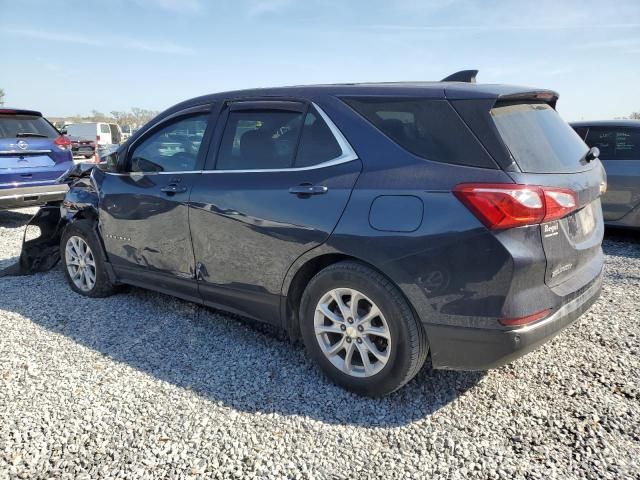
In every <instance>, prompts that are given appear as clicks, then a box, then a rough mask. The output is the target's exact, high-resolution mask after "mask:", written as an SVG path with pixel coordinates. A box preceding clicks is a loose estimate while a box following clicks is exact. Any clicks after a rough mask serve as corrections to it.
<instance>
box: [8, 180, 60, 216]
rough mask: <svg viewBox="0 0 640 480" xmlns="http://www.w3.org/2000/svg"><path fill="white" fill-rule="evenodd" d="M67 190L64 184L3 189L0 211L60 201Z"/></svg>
mask: <svg viewBox="0 0 640 480" xmlns="http://www.w3.org/2000/svg"><path fill="white" fill-rule="evenodd" d="M68 190H69V187H68V186H67V185H66V184H58V183H53V184H51V185H38V186H37V187H18V188H3V189H1V190H0V210H6V209H9V208H22V207H33V206H36V205H43V204H45V203H47V202H52V201H57V200H62V199H63V198H64V196H65V194H66V193H67V191H68Z"/></svg>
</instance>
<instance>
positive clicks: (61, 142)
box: [53, 135, 71, 150]
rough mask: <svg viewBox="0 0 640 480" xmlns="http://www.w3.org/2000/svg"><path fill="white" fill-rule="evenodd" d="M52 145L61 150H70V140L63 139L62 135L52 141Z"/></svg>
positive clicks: (67, 138)
mask: <svg viewBox="0 0 640 480" xmlns="http://www.w3.org/2000/svg"><path fill="white" fill-rule="evenodd" d="M53 143H54V144H56V145H57V146H58V147H60V148H62V149H63V150H69V149H70V148H71V140H69V137H65V136H64V135H60V136H59V137H58V138H56V139H55V140H54V141H53Z"/></svg>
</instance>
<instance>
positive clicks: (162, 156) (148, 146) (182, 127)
mask: <svg viewBox="0 0 640 480" xmlns="http://www.w3.org/2000/svg"><path fill="white" fill-rule="evenodd" d="M208 117H209V114H208V113H201V114H197V115H193V116H189V117H184V118H181V119H179V120H176V121H174V122H172V123H170V124H169V125H167V126H164V127H162V128H161V129H160V130H158V131H156V132H154V133H153V134H151V135H150V136H149V137H147V138H145V139H144V140H142V141H141V142H140V143H139V144H137V145H136V146H135V148H134V149H133V151H132V153H131V156H130V170H131V171H132V172H183V171H189V170H195V168H196V165H197V163H198V154H199V152H200V147H201V145H202V138H203V137H204V132H205V130H206V129H207V119H208Z"/></svg>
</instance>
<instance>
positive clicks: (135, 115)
mask: <svg viewBox="0 0 640 480" xmlns="http://www.w3.org/2000/svg"><path fill="white" fill-rule="evenodd" d="M158 113H159V112H157V111H155V110H147V109H146V108H138V107H133V108H132V109H131V110H129V111H118V110H114V111H112V112H109V113H108V114H105V113H103V112H100V111H98V110H91V113H90V114H89V115H85V116H82V115H71V116H69V117H49V120H50V121H52V122H64V123H67V124H69V123H80V122H107V123H117V124H118V125H120V126H125V125H128V126H129V127H131V128H132V129H136V128H140V127H141V126H142V125H144V124H145V123H147V122H148V121H149V120H151V119H152V118H153V117H155V116H156V115H157V114H158Z"/></svg>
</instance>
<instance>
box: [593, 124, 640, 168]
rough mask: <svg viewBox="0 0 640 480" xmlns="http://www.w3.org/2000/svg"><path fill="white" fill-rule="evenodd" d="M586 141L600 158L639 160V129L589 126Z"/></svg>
mask: <svg viewBox="0 0 640 480" xmlns="http://www.w3.org/2000/svg"><path fill="white" fill-rule="evenodd" d="M586 142H587V145H589V147H598V148H599V149H600V159H601V160H640V129H634V128H602V127H591V128H590V129H589V133H588V135H587V139H586Z"/></svg>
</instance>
